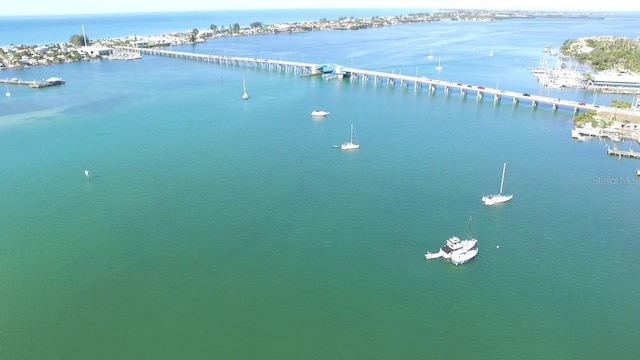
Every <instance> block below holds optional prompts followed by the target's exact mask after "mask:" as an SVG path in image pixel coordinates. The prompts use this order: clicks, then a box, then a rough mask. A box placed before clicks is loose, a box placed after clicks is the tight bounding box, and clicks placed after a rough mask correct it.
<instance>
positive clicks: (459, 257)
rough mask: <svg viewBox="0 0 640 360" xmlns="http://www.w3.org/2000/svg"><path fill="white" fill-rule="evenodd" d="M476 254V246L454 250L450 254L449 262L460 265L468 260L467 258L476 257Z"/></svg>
mask: <svg viewBox="0 0 640 360" xmlns="http://www.w3.org/2000/svg"><path fill="white" fill-rule="evenodd" d="M476 255H478V248H473V249H469V250H459V251H455V252H454V253H453V254H452V255H451V262H452V263H453V264H455V265H461V264H464V263H467V262H469V260H471V259H473V258H474V257H476Z"/></svg>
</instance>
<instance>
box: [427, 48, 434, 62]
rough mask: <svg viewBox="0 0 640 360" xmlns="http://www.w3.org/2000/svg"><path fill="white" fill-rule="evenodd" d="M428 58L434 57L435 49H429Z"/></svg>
mask: <svg viewBox="0 0 640 360" xmlns="http://www.w3.org/2000/svg"><path fill="white" fill-rule="evenodd" d="M427 59H429V60H431V59H433V49H429V55H427Z"/></svg>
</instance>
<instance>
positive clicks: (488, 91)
mask: <svg viewBox="0 0 640 360" xmlns="http://www.w3.org/2000/svg"><path fill="white" fill-rule="evenodd" d="M117 49H119V50H122V51H128V52H136V53H139V54H147V55H157V56H168V57H174V58H179V59H187V60H195V61H203V62H209V63H215V64H219V65H236V66H245V67H256V68H267V69H269V70H279V71H292V72H295V73H299V74H300V75H302V76H310V75H316V74H317V75H320V74H322V73H323V68H325V67H332V68H333V70H334V72H333V73H332V76H333V77H340V78H345V77H346V78H349V79H350V80H351V81H362V82H374V83H386V84H388V85H392V86H396V85H398V84H399V85H400V86H403V87H408V86H413V88H414V89H416V90H418V89H424V88H425V87H426V88H427V89H429V91H430V92H435V91H436V90H437V89H438V88H442V89H443V91H444V93H445V94H450V93H452V92H453V91H456V92H458V93H459V94H460V96H467V95H468V94H469V93H473V94H474V95H475V96H476V98H477V99H478V100H482V99H483V98H484V97H486V96H490V97H492V98H493V101H494V102H498V101H501V99H502V98H503V97H507V98H510V99H511V102H512V103H514V104H518V103H519V102H521V101H526V102H528V103H530V104H531V106H532V107H536V106H538V105H540V104H545V105H549V106H551V108H553V109H554V110H556V109H558V108H564V109H570V110H572V111H573V112H575V113H577V112H579V111H580V110H584V111H587V110H595V111H608V112H610V113H616V112H617V113H618V114H627V115H630V116H635V113H634V112H632V111H630V110H622V109H615V108H612V107H608V106H599V105H594V104H587V103H585V102H578V101H573V100H563V99H560V98H551V97H548V96H541V95H532V94H526V93H521V92H517V91H509V90H501V89H496V88H488V87H483V86H478V85H469V84H462V83H455V82H451V81H444V80H437V79H430V78H427V77H424V76H422V77H418V76H411V75H402V74H396V73H387V72H382V71H373V70H364V69H356V68H350V67H342V66H340V65H319V64H312V63H304V62H296V61H286V60H271V59H258V58H249V57H238V56H226V55H210V54H197V53H190V52H180V51H172V50H158V49H154V48H132V47H117Z"/></svg>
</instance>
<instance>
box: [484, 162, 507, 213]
mask: <svg viewBox="0 0 640 360" xmlns="http://www.w3.org/2000/svg"><path fill="white" fill-rule="evenodd" d="M506 170H507V163H504V165H503V166H502V180H501V181H500V192H499V193H498V194H495V195H486V196H483V197H482V202H483V203H484V204H485V205H495V204H500V203H503V202H507V201H509V200H511V199H512V198H513V194H510V195H505V194H503V193H502V189H503V187H504V173H505V171H506Z"/></svg>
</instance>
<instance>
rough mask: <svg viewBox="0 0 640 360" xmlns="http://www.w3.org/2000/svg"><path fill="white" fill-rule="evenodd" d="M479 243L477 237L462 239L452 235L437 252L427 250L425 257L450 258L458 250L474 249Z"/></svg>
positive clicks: (428, 258)
mask: <svg viewBox="0 0 640 360" xmlns="http://www.w3.org/2000/svg"><path fill="white" fill-rule="evenodd" d="M477 243H478V240H476V239H471V238H469V239H467V240H460V238H458V237H457V236H452V237H450V238H449V239H448V240H447V242H446V243H445V244H444V246H443V247H442V248H440V250H439V251H438V252H436V253H432V252H427V253H426V254H424V258H425V259H427V260H430V259H436V258H439V257H443V258H445V259H450V258H451V256H452V255H453V254H454V253H456V252H458V251H468V250H471V249H473V247H474V246H476V244H477Z"/></svg>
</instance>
